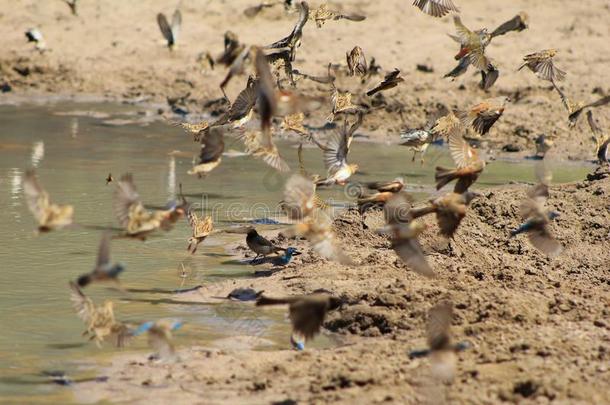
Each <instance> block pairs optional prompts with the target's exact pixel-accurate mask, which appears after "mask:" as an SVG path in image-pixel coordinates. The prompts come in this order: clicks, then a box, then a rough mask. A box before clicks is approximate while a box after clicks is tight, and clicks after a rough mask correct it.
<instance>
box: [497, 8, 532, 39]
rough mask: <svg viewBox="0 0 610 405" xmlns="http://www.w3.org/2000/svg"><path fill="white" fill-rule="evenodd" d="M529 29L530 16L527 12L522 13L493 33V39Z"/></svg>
mask: <svg viewBox="0 0 610 405" xmlns="http://www.w3.org/2000/svg"><path fill="white" fill-rule="evenodd" d="M528 27H529V16H528V15H527V13H526V12H525V11H521V12H520V13H519V14H517V15H516V16H514V17H513V18H511V19H510V20H508V21H506V22H505V23H502V24H500V26H499V27H498V28H496V29H495V30H493V31H492V33H491V38H495V37H499V36H500V35H504V34H507V33H509V32H511V31H517V32H520V31H523V30H525V29H527V28H528Z"/></svg>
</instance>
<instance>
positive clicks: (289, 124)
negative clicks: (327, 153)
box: [281, 112, 309, 137]
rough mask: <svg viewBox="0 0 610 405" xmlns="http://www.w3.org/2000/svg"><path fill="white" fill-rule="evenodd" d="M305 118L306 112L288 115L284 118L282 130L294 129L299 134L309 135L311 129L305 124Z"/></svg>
mask: <svg viewBox="0 0 610 405" xmlns="http://www.w3.org/2000/svg"><path fill="white" fill-rule="evenodd" d="M304 120H305V114H303V113H302V112H298V113H295V114H290V115H286V116H285V117H284V119H283V120H282V124H281V127H282V130H284V131H293V132H296V133H297V134H299V135H304V136H306V137H309V131H308V130H307V129H306V128H305V127H304V126H303V121H304Z"/></svg>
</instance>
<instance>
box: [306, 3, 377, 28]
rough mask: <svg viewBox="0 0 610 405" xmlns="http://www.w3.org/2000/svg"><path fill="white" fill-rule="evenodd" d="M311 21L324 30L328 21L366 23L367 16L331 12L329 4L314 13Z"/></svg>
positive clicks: (324, 4)
mask: <svg viewBox="0 0 610 405" xmlns="http://www.w3.org/2000/svg"><path fill="white" fill-rule="evenodd" d="M309 18H310V19H313V20H315V22H316V25H317V26H318V28H322V26H323V25H324V23H325V22H326V21H328V20H333V21H338V20H348V21H356V22H358V21H364V20H366V16H363V15H361V14H343V13H341V12H339V11H335V10H331V9H329V8H328V4H327V3H323V4H321V5H320V6H319V7H318V8H317V9H316V10H315V11H314V12H313V13H311V14H310V16H309Z"/></svg>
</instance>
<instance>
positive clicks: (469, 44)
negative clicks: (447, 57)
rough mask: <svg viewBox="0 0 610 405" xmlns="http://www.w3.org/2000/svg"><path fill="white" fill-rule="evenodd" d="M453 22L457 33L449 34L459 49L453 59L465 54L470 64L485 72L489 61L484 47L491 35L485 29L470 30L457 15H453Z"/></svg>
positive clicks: (460, 57)
mask: <svg viewBox="0 0 610 405" xmlns="http://www.w3.org/2000/svg"><path fill="white" fill-rule="evenodd" d="M453 22H454V25H455V29H456V31H457V35H456V36H452V35H451V38H453V39H454V40H455V41H456V42H458V43H459V44H460V51H459V52H458V53H457V55H455V60H461V59H462V58H464V57H466V56H467V57H468V60H469V63H470V64H471V65H473V66H474V67H476V68H477V69H478V70H481V71H485V72H487V71H488V70H489V65H490V63H491V62H490V60H489V58H487V56H485V48H486V47H487V45H489V42H490V41H491V35H489V33H488V32H487V29H486V28H483V29H480V30H476V31H471V30H470V29H468V28H467V27H466V26H465V25H464V24H463V23H462V20H461V19H460V17H459V16H457V15H456V16H454V17H453Z"/></svg>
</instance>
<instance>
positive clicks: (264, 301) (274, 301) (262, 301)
mask: <svg viewBox="0 0 610 405" xmlns="http://www.w3.org/2000/svg"><path fill="white" fill-rule="evenodd" d="M282 304H289V302H288V301H287V300H285V299H282V298H270V297H267V296H265V295H261V296H259V297H258V298H257V299H256V306H257V307H258V306H262V305H282Z"/></svg>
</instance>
